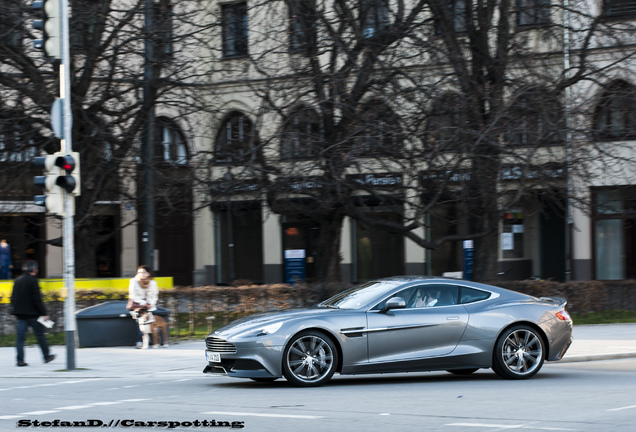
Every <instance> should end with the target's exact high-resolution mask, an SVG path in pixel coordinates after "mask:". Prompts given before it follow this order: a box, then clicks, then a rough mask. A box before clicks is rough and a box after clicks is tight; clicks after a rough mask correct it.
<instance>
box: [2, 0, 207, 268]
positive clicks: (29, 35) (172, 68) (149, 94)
mask: <svg viewBox="0 0 636 432" xmlns="http://www.w3.org/2000/svg"><path fill="white" fill-rule="evenodd" d="M28 3H29V2H25V1H22V0H6V1H3V4H2V6H1V7H0V11H1V13H2V17H1V18H2V20H1V22H2V25H1V26H0V36H1V37H2V40H3V42H2V44H0V127H1V128H2V133H3V136H2V139H1V140H0V141H2V143H3V144H4V146H5V147H4V148H3V149H2V150H3V152H4V153H3V157H2V160H1V161H0V163H1V164H2V165H3V170H2V172H3V174H5V173H7V174H9V173H10V174H9V175H7V176H5V180H7V181H3V182H2V184H0V188H2V193H3V195H5V196H12V195H15V196H16V197H17V198H18V199H21V200H30V199H32V197H33V194H35V193H41V192H37V191H35V190H34V188H33V187H32V179H33V177H32V176H33V175H34V174H36V173H34V171H33V170H31V169H30V166H31V160H32V158H33V157H34V156H36V155H39V154H42V153H53V152H56V151H59V149H60V147H59V141H58V140H57V139H56V138H55V137H54V136H53V133H52V129H51V125H50V116H49V112H50V109H51V105H52V103H53V101H54V100H55V98H56V97H59V84H58V83H59V77H58V69H57V66H56V65H51V64H49V63H47V62H46V61H45V59H44V58H43V55H42V53H41V52H38V51H37V50H35V49H33V40H34V39H36V38H38V37H41V35H40V34H39V32H38V31H33V30H32V22H33V19H34V18H37V17H35V16H34V14H33V13H32V12H31V5H30V4H28ZM152 4H153V5H154V6H153V10H152V17H153V19H152V20H151V21H150V25H145V22H144V18H145V16H146V13H147V11H145V9H144V6H145V2H144V1H143V0H97V1H93V0H72V1H70V9H71V11H70V16H71V18H70V23H71V28H70V34H71V41H70V44H71V57H72V61H71V64H70V67H68V68H67V70H68V71H69V72H70V74H71V89H70V91H68V90H67V93H70V95H71V96H70V97H71V102H72V110H73V149H74V150H75V151H78V152H79V153H80V157H81V168H82V170H81V174H82V184H81V196H80V197H78V198H77V200H76V217H75V221H76V235H75V239H76V250H77V253H76V259H77V264H76V273H77V276H79V277H90V276H95V275H96V272H97V268H96V267H97V264H96V263H97V254H98V253H99V250H100V245H101V244H103V243H104V242H105V241H107V240H108V239H110V238H112V237H113V236H114V235H118V234H119V232H120V229H121V228H122V226H124V225H126V224H130V223H134V222H136V221H137V219H136V218H134V217H133V218H122V219H121V220H120V218H119V211H120V208H119V205H118V203H120V202H123V203H129V206H130V209H135V208H136V207H137V200H140V199H141V198H143V196H144V195H145V194H152V195H153V197H155V199H156V200H157V201H158V203H159V205H158V209H159V211H162V212H166V213H168V212H175V211H186V212H187V213H188V214H191V209H190V207H189V206H186V207H187V208H186V209H183V207H184V206H182V205H180V202H181V201H184V200H185V201H187V202H188V203H190V204H191V201H192V198H189V197H187V195H188V194H184V193H183V190H184V188H183V187H184V184H185V190H188V191H190V190H192V187H191V181H190V179H189V178H190V174H189V173H190V163H189V161H188V163H176V164H175V163H167V162H174V161H175V160H176V159H179V158H191V159H192V160H196V155H195V154H193V153H192V152H190V153H192V154H179V155H172V156H175V157H173V158H170V157H168V158H165V157H164V156H166V155H167V156H170V152H171V151H172V150H170V149H167V148H166V149H164V148H162V141H161V135H158V137H157V139H156V140H154V142H155V146H156V151H155V160H154V161H148V163H150V164H152V169H156V170H158V172H159V174H158V175H157V176H156V181H155V185H152V187H151V188H146V187H145V186H144V185H143V182H142V181H141V179H138V178H137V175H138V172H139V169H138V168H139V166H140V161H141V155H140V152H139V138H140V136H141V134H142V132H143V127H144V123H145V122H146V120H147V118H148V113H149V112H150V108H151V107H157V109H161V110H163V112H168V113H169V115H170V118H171V119H172V120H173V121H179V122H180V126H181V128H186V129H189V128H194V126H193V124H192V123H193V122H195V121H196V120H193V119H194V117H195V116H192V115H191V114H192V113H193V112H197V111H198V108H197V106H201V105H203V102H202V101H201V100H198V99H197V95H198V94H199V93H200V92H198V91H196V90H194V89H195V88H196V87H197V86H198V85H200V84H201V82H200V81H201V76H200V75H199V71H198V69H197V64H196V63H195V62H193V59H196V58H197V57H198V55H199V49H200V46H201V45H200V44H201V43H203V42H202V38H204V24H201V23H200V22H199V20H198V17H199V16H200V14H201V6H200V4H199V2H197V1H189V0H186V1H180V2H170V1H168V0H160V1H155V2H153V3H152ZM146 42H149V44H146ZM145 46H150V47H151V55H150V57H146V51H145ZM145 60H148V62H149V63H148V64H149V65H150V67H149V68H148V69H146V71H148V70H149V71H150V73H149V74H146V76H145V77H144V67H145V65H146V63H145ZM144 86H145V88H146V92H145V94H144ZM162 121H163V120H162V119H161V118H159V116H158V117H157V120H156V121H155V125H156V126H155V128H154V129H153V130H156V131H157V134H160V133H161V128H160V126H161V124H162V123H161V122H162ZM154 133H155V132H153V134H154ZM8 137H11V138H8ZM7 155H11V156H7ZM175 158H176V159H175ZM138 180H139V181H138ZM175 189H178V192H175ZM175 197H178V198H177V200H176V201H175ZM108 203H110V205H111V208H110V210H109V206H108V205H106V204H108ZM113 206H114V207H113ZM105 209H106V210H105ZM128 213H130V212H128ZM105 215H114V217H113V218H112V219H111V220H110V221H108V222H106V218H105V217H104V216H105ZM161 215H162V214H161V213H160V214H159V216H161ZM142 216H143V215H142ZM159 220H161V218H159ZM39 240H41V241H43V239H39Z"/></svg>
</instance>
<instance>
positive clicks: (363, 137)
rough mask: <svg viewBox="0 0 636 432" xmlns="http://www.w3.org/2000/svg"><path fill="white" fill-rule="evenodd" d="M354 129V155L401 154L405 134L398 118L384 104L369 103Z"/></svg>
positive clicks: (362, 111)
mask: <svg viewBox="0 0 636 432" xmlns="http://www.w3.org/2000/svg"><path fill="white" fill-rule="evenodd" d="M354 127H355V129H354V141H353V153H354V154H357V155H360V156H377V155H393V156H395V155H397V154H399V153H401V151H402V142H403V133H402V130H401V127H400V123H399V121H398V117H397V115H395V113H394V112H393V111H392V110H391V109H390V108H388V107H387V106H386V105H385V104H383V103H382V102H378V101H375V102H372V103H367V104H366V105H365V106H364V107H363V109H362V110H361V112H360V114H359V116H358V119H357V122H356V124H355V125H354Z"/></svg>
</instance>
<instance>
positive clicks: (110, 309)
mask: <svg viewBox="0 0 636 432" xmlns="http://www.w3.org/2000/svg"><path fill="white" fill-rule="evenodd" d="M127 303H128V302H127V301H126V300H121V301H118V300H113V301H107V302H105V303H100V304H97V305H95V306H91V307H87V308H86V309H82V310H79V311H77V312H76V313H75V320H76V322H77V336H78V340H79V347H80V348H89V347H107V346H134V345H135V344H136V343H137V339H138V331H139V326H138V325H137V321H135V320H134V319H133V318H132V317H131V316H130V312H129V311H127V310H126V304H127ZM152 313H153V314H154V315H159V316H160V317H162V318H163V319H165V320H166V322H169V321H168V319H169V315H170V311H169V310H168V309H166V308H162V307H157V310H156V311H152Z"/></svg>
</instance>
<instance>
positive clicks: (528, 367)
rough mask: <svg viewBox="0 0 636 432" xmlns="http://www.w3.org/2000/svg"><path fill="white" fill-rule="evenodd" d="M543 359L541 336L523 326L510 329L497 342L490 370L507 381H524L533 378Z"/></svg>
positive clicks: (543, 350)
mask: <svg viewBox="0 0 636 432" xmlns="http://www.w3.org/2000/svg"><path fill="white" fill-rule="evenodd" d="M544 359H545V349H544V347H543V339H542V338H541V335H540V334H539V333H538V332H537V331H536V330H535V329H533V328H531V327H529V326H525V325H520V326H515V327H511V328H509V329H508V330H506V331H505V332H503V333H502V335H501V336H500V337H499V339H498V340H497V344H496V346H495V353H494V358H493V365H492V369H493V370H494V371H495V373H496V374H497V375H499V376H500V377H502V378H507V379H525V378H530V377H532V376H534V375H535V374H536V373H537V372H539V370H540V369H541V366H543V360H544Z"/></svg>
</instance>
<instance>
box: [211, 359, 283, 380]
mask: <svg viewBox="0 0 636 432" xmlns="http://www.w3.org/2000/svg"><path fill="white" fill-rule="evenodd" d="M203 373H209V374H211V375H225V376H229V377H234V378H279V376H276V375H272V373H271V372H269V371H268V370H267V368H266V367H265V366H264V365H263V364H261V363H259V362H256V361H253V360H243V359H225V360H221V362H220V363H216V362H208V365H207V366H206V367H205V368H204V369H203Z"/></svg>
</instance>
